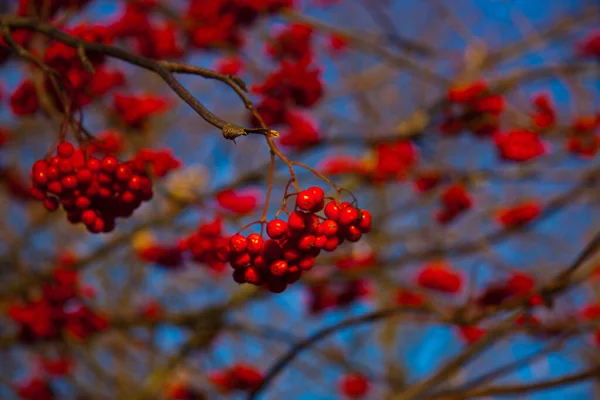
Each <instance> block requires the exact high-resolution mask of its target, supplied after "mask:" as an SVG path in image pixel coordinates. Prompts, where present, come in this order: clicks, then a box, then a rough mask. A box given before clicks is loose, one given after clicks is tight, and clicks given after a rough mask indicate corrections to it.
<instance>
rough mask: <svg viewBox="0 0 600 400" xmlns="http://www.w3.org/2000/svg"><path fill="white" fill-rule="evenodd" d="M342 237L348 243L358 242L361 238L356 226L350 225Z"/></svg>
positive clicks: (360, 232)
mask: <svg viewBox="0 0 600 400" xmlns="http://www.w3.org/2000/svg"><path fill="white" fill-rule="evenodd" d="M344 236H345V237H346V239H348V241H349V242H353V243H354V242H358V241H359V240H360V238H361V237H362V231H361V230H360V229H359V228H358V227H357V226H356V225H350V226H349V227H347V228H346V231H345V235H344Z"/></svg>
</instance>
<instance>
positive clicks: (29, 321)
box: [9, 266, 108, 342]
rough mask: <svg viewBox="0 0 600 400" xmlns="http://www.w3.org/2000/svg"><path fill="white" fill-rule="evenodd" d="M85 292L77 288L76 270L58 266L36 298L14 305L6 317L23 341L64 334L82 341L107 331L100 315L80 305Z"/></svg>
mask: <svg viewBox="0 0 600 400" xmlns="http://www.w3.org/2000/svg"><path fill="white" fill-rule="evenodd" d="M85 292H86V290H85V288H84V287H81V286H80V285H79V274H78V273H77V271H75V270H73V269H71V268H68V267H65V266H60V267H57V268H55V269H54V271H53V274H52V279H51V280H50V282H48V283H46V284H45V285H44V286H43V287H42V290H41V296H40V298H38V299H35V300H31V301H28V302H26V303H14V304H12V305H11V306H10V309H9V315H10V317H11V319H12V320H13V321H14V322H16V323H17V324H18V325H19V339H20V340H22V341H24V342H36V341H43V340H53V339H59V338H61V337H62V335H63V334H64V333H68V334H70V335H71V336H72V337H74V338H77V339H85V338H87V337H89V336H90V335H92V334H93V333H95V332H101V331H103V330H105V329H106V328H108V321H107V320H106V318H105V317H104V316H102V315H99V314H97V313H96V312H95V311H94V310H92V309H91V308H89V307H88V306H86V305H85V304H84V302H83V301H82V298H83V297H85V296H86V293H85Z"/></svg>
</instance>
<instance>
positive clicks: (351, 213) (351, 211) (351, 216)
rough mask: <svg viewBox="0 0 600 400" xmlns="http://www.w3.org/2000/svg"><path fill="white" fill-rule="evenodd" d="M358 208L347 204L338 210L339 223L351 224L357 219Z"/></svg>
mask: <svg viewBox="0 0 600 400" xmlns="http://www.w3.org/2000/svg"><path fill="white" fill-rule="evenodd" d="M358 216H359V214H358V210H357V209H356V208H354V207H352V206H348V207H346V208H344V209H343V210H341V211H340V217H339V223H340V225H351V224H353V223H354V222H356V220H357V219H358Z"/></svg>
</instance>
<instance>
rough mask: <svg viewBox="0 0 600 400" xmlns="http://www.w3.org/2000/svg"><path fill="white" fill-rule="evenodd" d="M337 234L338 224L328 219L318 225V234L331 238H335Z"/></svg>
mask: <svg viewBox="0 0 600 400" xmlns="http://www.w3.org/2000/svg"><path fill="white" fill-rule="evenodd" d="M337 232H338V224H337V222H335V221H332V220H330V219H328V220H325V221H323V222H322V223H321V225H319V234H321V235H324V236H327V237H331V236H335V235H336V234H337Z"/></svg>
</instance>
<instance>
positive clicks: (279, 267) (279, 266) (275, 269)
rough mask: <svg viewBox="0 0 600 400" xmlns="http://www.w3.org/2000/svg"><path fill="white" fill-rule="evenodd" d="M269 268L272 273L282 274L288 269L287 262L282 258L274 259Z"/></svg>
mask: <svg viewBox="0 0 600 400" xmlns="http://www.w3.org/2000/svg"><path fill="white" fill-rule="evenodd" d="M269 268H270V270H271V273H272V274H273V275H275V276H283V275H285V273H286V272H287V270H288V263H287V262H286V261H284V260H279V261H274V262H272V263H271V266H270V267H269Z"/></svg>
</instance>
